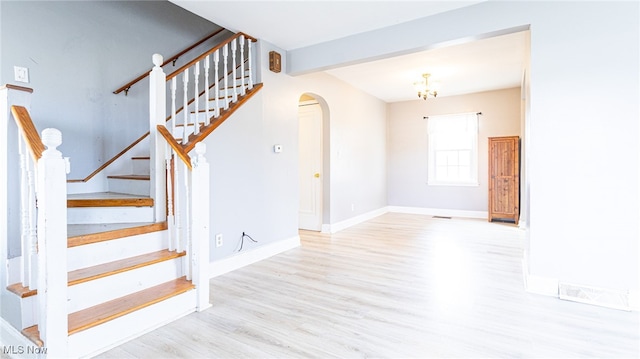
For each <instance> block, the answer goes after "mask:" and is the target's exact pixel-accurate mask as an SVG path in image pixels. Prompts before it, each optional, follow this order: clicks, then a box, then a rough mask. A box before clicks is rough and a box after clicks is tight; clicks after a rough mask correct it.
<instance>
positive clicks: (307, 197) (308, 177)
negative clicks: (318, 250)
mask: <svg viewBox="0 0 640 359" xmlns="http://www.w3.org/2000/svg"><path fill="white" fill-rule="evenodd" d="M298 118H299V122H300V126H299V128H300V132H299V136H300V137H299V143H300V157H299V168H300V173H299V182H300V207H299V210H298V214H299V216H298V218H299V219H298V227H299V228H300V229H308V230H312V231H320V230H321V229H322V109H321V108H320V105H319V104H318V103H306V102H301V103H300V107H299V110H298Z"/></svg>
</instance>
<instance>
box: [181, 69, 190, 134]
mask: <svg viewBox="0 0 640 359" xmlns="http://www.w3.org/2000/svg"><path fill="white" fill-rule="evenodd" d="M182 91H183V96H182V112H183V117H184V121H183V126H184V128H183V129H182V143H183V144H185V143H187V142H188V140H189V138H188V137H189V135H188V134H187V127H188V125H189V102H188V101H189V100H188V96H187V94H188V92H189V69H186V70H184V73H183V74H182Z"/></svg>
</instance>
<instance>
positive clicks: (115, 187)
mask: <svg viewBox="0 0 640 359" xmlns="http://www.w3.org/2000/svg"><path fill="white" fill-rule="evenodd" d="M107 183H108V184H109V192H116V193H126V194H133V195H137V196H149V193H151V190H150V183H151V182H150V181H146V180H131V179H122V178H108V179H107Z"/></svg>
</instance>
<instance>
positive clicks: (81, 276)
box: [7, 249, 186, 298]
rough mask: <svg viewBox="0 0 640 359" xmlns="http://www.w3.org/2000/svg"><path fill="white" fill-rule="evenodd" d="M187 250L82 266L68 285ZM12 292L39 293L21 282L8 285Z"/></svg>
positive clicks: (23, 295)
mask: <svg viewBox="0 0 640 359" xmlns="http://www.w3.org/2000/svg"><path fill="white" fill-rule="evenodd" d="M185 255H186V252H176V251H169V250H167V249H164V250H161V251H157V252H152V253H147V254H142V255H139V256H135V257H131V258H125V259H121V260H117V261H113V262H108V263H103V264H100V265H96V266H92V267H87V268H81V269H77V270H74V271H71V272H69V273H68V275H67V285H69V286H72V285H76V284H80V283H85V282H88V281H91V280H94V279H99V278H104V277H107V276H110V275H114V274H118V273H123V272H126V271H130V270H133V269H136V268H141V267H144V266H149V265H152V264H155V263H159V262H163V261H167V260H171V259H174V258H179V257H183V256H185ZM7 290H9V291H10V292H12V293H15V294H17V295H18V296H20V297H21V298H27V297H30V296H32V295H36V294H38V290H37V289H30V288H29V287H23V286H22V284H21V283H15V284H11V285H10V286H8V287H7Z"/></svg>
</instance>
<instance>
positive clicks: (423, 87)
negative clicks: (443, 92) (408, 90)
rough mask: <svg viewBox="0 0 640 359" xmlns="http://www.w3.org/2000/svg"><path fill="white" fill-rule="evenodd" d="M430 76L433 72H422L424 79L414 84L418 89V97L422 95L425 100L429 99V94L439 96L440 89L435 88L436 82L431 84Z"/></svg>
mask: <svg viewBox="0 0 640 359" xmlns="http://www.w3.org/2000/svg"><path fill="white" fill-rule="evenodd" d="M429 76H431V74H422V78H423V79H422V80H420V81H418V82H414V83H413V85H414V86H415V87H416V91H418V97H422V99H423V100H426V99H427V96H433V97H436V96H438V91H437V90H436V89H435V86H434V85H435V84H431V85H429Z"/></svg>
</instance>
